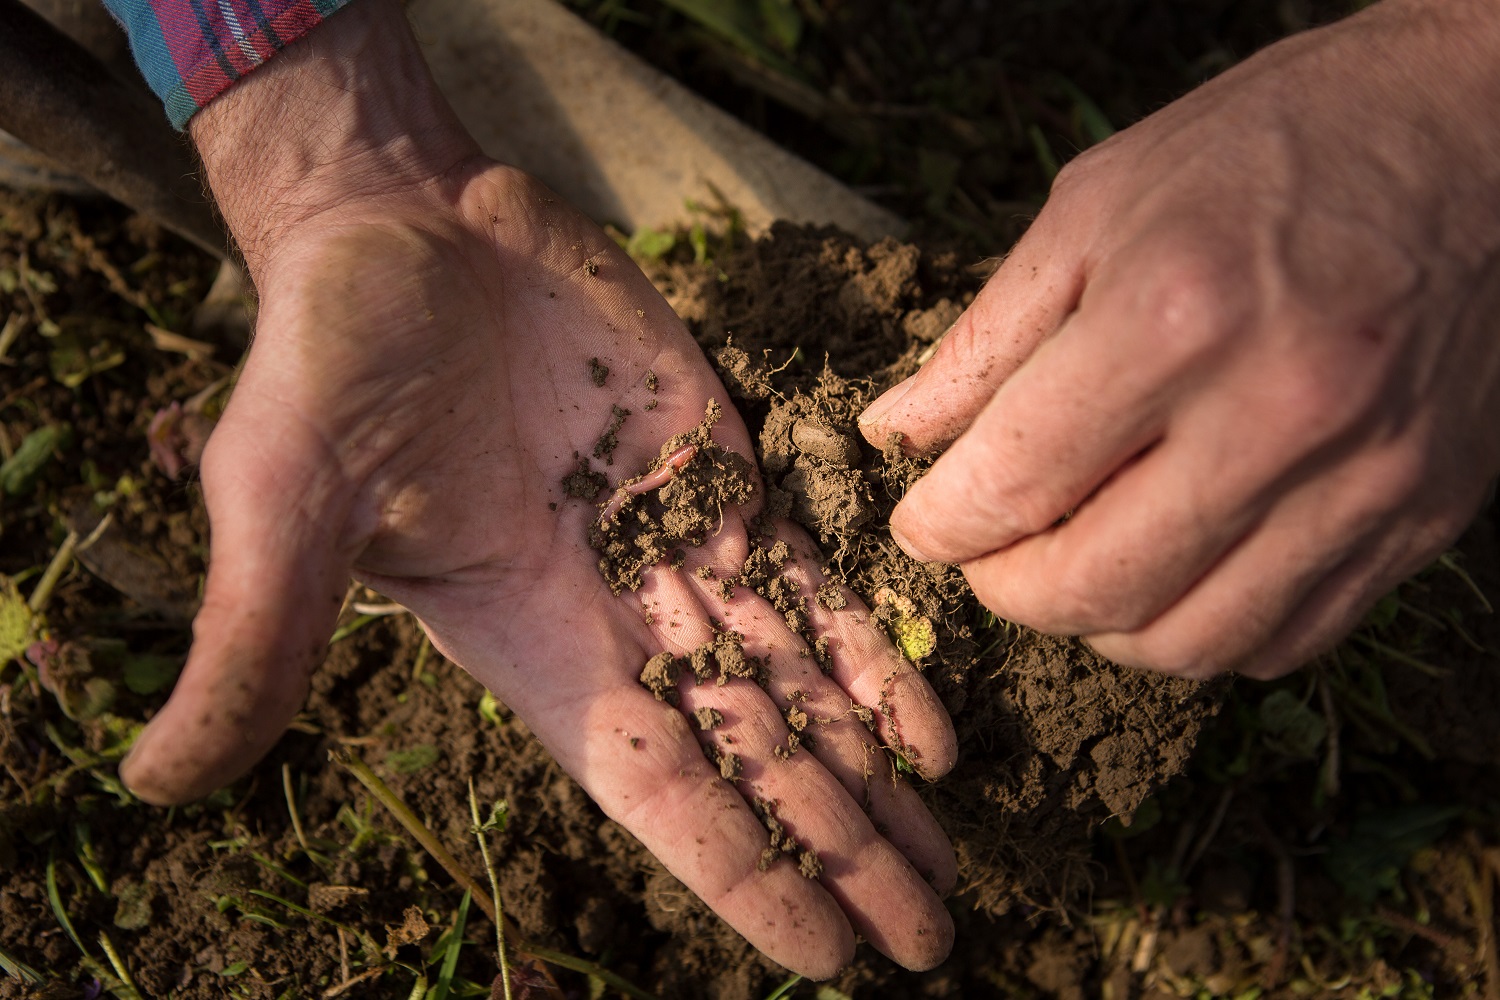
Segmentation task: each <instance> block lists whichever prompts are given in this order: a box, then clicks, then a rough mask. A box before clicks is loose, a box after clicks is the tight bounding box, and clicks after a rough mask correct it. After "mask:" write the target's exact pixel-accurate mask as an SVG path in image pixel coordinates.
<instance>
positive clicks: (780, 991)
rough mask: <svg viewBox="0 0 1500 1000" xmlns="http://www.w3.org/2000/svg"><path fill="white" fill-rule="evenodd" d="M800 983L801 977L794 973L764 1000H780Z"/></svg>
mask: <svg viewBox="0 0 1500 1000" xmlns="http://www.w3.org/2000/svg"><path fill="white" fill-rule="evenodd" d="M800 982H802V977H801V976H799V975H797V974H796V973H795V972H794V973H792V976H791V978H790V979H788V980H787V981H786V982H784V983H782V984H781V985H780V986H778V987H776V988H775V989H774V990H772V991H771V992H770V993H768V994H767V995H766V1000H781V998H782V997H784V996H786V995H787V994H788V993H790V992H792V990H793V989H795V988H796V986H797V984H798V983H800Z"/></svg>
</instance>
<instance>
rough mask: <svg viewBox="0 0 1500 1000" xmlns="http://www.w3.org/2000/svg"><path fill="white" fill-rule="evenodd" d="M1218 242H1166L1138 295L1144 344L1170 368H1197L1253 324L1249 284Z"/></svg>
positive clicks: (1153, 255) (1151, 262) (1151, 261)
mask: <svg viewBox="0 0 1500 1000" xmlns="http://www.w3.org/2000/svg"><path fill="white" fill-rule="evenodd" d="M1224 257H1225V254H1224V253H1223V251H1222V250H1221V249H1220V248H1218V247H1216V246H1214V245H1212V241H1208V240H1205V239H1202V238H1194V237H1175V238H1171V239H1168V240H1166V241H1165V242H1164V243H1162V244H1161V245H1160V246H1158V247H1157V248H1155V249H1154V251H1153V252H1152V253H1151V254H1150V255H1148V260H1147V263H1146V266H1145V268H1144V271H1143V273H1142V276H1141V280H1140V283H1139V284H1138V286H1137V289H1136V291H1135V292H1134V295H1135V296H1136V298H1137V303H1136V311H1137V314H1138V319H1139V321H1140V327H1139V332H1140V335H1141V336H1142V337H1143V338H1144V339H1145V343H1144V344H1143V345H1142V346H1143V347H1145V348H1146V349H1147V350H1148V351H1150V352H1152V355H1154V356H1155V357H1157V358H1158V359H1159V360H1160V361H1161V362H1163V363H1165V364H1166V365H1168V366H1170V367H1174V368H1176V367H1183V366H1187V365H1191V364H1193V363H1195V362H1197V361H1198V360H1200V359H1201V358H1203V357H1204V356H1206V355H1211V354H1216V353H1218V352H1219V351H1221V350H1223V349H1224V348H1225V347H1226V346H1228V345H1229V344H1230V343H1232V342H1233V341H1234V340H1235V339H1236V335H1237V334H1238V333H1239V332H1240V330H1241V329H1242V328H1243V326H1244V324H1245V321H1246V319H1247V313H1248V309H1247V306H1246V304H1245V293H1244V287H1243V281H1241V280H1236V277H1235V274H1234V270H1233V268H1232V267H1229V266H1226V262H1225V260H1224Z"/></svg>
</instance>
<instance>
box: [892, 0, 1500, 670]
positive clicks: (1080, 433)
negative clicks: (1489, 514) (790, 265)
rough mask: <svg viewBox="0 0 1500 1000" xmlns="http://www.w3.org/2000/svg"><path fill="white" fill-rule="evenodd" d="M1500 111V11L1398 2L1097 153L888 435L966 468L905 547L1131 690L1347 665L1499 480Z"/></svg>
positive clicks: (897, 413)
mask: <svg viewBox="0 0 1500 1000" xmlns="http://www.w3.org/2000/svg"><path fill="white" fill-rule="evenodd" d="M1497 101H1500V15H1497V14H1496V13H1495V9H1494V6H1493V5H1492V4H1485V3H1480V2H1469V0H1464V2H1426V0H1387V2H1385V3H1382V4H1379V5H1377V6H1376V7H1374V8H1372V9H1370V10H1368V11H1366V12H1365V13H1363V14H1362V15H1360V16H1357V17H1354V18H1351V19H1349V20H1347V21H1345V22H1342V23H1340V24H1338V25H1336V26H1333V27H1330V28H1327V29H1324V30H1320V31H1315V32H1309V33H1307V34H1304V35H1301V36H1298V37H1295V38H1292V39H1289V40H1287V41H1285V42H1282V43H1281V44H1279V45H1276V46H1274V47H1273V48H1271V49H1269V50H1267V51H1266V52H1264V53H1262V54H1261V55H1259V56H1257V57H1255V58H1253V59H1251V60H1249V61H1248V62H1246V63H1244V64H1243V65H1241V66H1239V67H1238V68H1236V69H1234V70H1232V71H1231V72H1228V73H1226V74H1224V76H1222V77H1221V78H1219V79H1217V80H1215V81H1213V82H1211V83H1209V84H1207V85H1205V86H1204V87H1202V88H1200V89H1199V90H1197V91H1196V92H1194V93H1192V94H1190V95H1188V96H1187V97H1185V98H1183V99H1182V100H1180V101H1178V102H1177V103H1175V104H1173V105H1171V106H1170V107H1168V108H1166V109H1164V110H1163V111H1161V112H1159V113H1158V114H1156V115H1153V116H1152V117H1150V118H1148V119H1146V120H1145V121H1143V122H1141V123H1140V124H1139V125H1136V126H1135V127H1133V128H1131V129H1129V130H1128V131H1125V132H1122V133H1121V134H1119V135H1118V136H1116V137H1114V138H1113V139H1111V140H1110V141H1109V142H1106V143H1104V144H1103V145H1101V146H1099V147H1097V148H1096V149H1094V150H1091V151H1089V152H1087V153H1085V154H1084V155H1083V156H1081V157H1079V158H1078V159H1077V160H1076V161H1074V162H1073V163H1072V164H1071V165H1069V167H1068V168H1067V169H1066V170H1064V171H1063V172H1062V174H1061V175H1060V176H1059V177H1058V179H1057V183H1056V185H1055V187H1054V188H1053V192H1052V197H1051V199H1050V200H1049V201H1048V203H1047V205H1046V207H1045V208H1044V210H1043V211H1042V213H1041V215H1040V216H1039V217H1038V218H1037V220H1036V222H1035V223H1034V224H1033V225H1032V227H1031V229H1030V231H1029V232H1028V233H1027V234H1026V237H1025V238H1024V239H1023V240H1022V241H1021V242H1020V244H1019V245H1018V246H1017V247H1016V248H1015V250H1014V252H1013V253H1012V254H1011V255H1010V256H1009V257H1008V258H1007V259H1006V260H1005V261H1004V263H1003V265H1002V266H1001V268H1000V270H999V271H998V273H997V274H996V275H995V276H994V278H993V279H991V281H990V282H989V283H988V285H987V286H986V287H985V288H984V289H983V291H982V292H981V293H980V295H979V297H978V298H977V299H976V300H975V302H974V303H973V305H972V307H971V308H970V309H969V310H968V311H967V313H966V314H965V315H964V316H963V317H962V318H961V319H960V320H959V322H958V324H957V325H956V326H955V328H954V329H953V330H952V331H950V332H949V334H948V335H947V337H946V338H945V340H944V341H943V343H942V346H941V348H940V349H939V350H938V352H937V353H936V355H935V356H934V357H933V359H932V360H931V361H930V362H929V363H928V364H927V365H926V366H925V367H924V368H923V369H922V371H921V372H920V373H919V374H918V375H916V376H915V377H914V378H913V379H911V380H910V381H909V382H908V383H906V384H904V385H902V386H899V387H897V388H896V389H893V390H892V391H891V392H890V393H888V394H887V395H886V396H884V397H882V398H881V399H880V400H878V401H877V402H876V403H875V404H874V405H873V406H872V407H871V408H870V410H869V411H868V412H867V413H866V415H865V417H864V419H863V424H864V432H865V434H866V436H867V437H868V438H869V439H870V440H871V441H872V442H873V443H877V444H882V445H883V444H884V443H885V442H886V441H887V440H888V439H889V437H890V435H891V434H893V433H899V434H901V435H902V436H903V437H904V440H905V443H906V445H907V446H908V447H909V448H911V449H912V450H914V451H920V452H932V451H935V450H938V449H940V448H942V447H943V446H945V445H948V444H949V443H950V442H952V447H951V448H949V449H948V451H947V453H946V454H945V455H944V456H943V457H942V458H941V459H940V460H939V461H938V462H937V463H936V464H935V465H934V467H933V468H932V470H931V471H930V473H929V474H928V475H927V476H926V477H925V478H924V479H922V480H921V481H919V482H918V483H917V484H916V485H915V486H914V487H913V489H912V490H911V492H910V494H909V495H908V496H907V497H906V499H905V501H904V502H903V503H902V504H901V505H900V506H899V507H897V509H896V512H895V515H894V517H893V528H894V531H895V533H896V535H897V537H898V540H900V541H901V543H902V545H903V547H904V548H906V550H907V551H908V552H910V553H911V554H912V555H913V556H916V557H917V558H920V559H931V560H940V561H943V562H953V563H961V564H962V566H963V569H964V572H965V574H966V575H967V576H968V579H969V581H970V583H971V584H972V585H973V588H974V591H975V593H976V594H977V595H978V596H979V597H980V599H981V600H983V601H984V603H985V604H987V605H988V606H989V607H990V608H991V609H992V610H993V611H995V613H996V614H998V615H1001V616H1002V617H1004V618H1008V619H1011V620H1014V621H1018V622H1021V623H1024V624H1026V625H1030V626H1033V627H1035V628H1038V629H1041V630H1044V631H1048V632H1055V633H1066V634H1079V635H1083V636H1085V637H1086V638H1087V640H1088V641H1089V642H1090V643H1091V644H1092V645H1093V646H1094V647H1095V648H1096V649H1098V650H1099V652H1101V653H1102V654H1104V655H1106V656H1108V657H1110V658H1112V659H1114V660H1117V661H1120V662H1123V663H1127V664H1134V665H1137V666H1147V667H1155V668H1158V669H1162V670H1166V671H1169V672H1172V673H1176V674H1184V675H1189V676H1199V677H1201V676H1206V675H1210V674H1213V673H1216V672H1219V671H1222V670H1225V669H1237V670H1239V671H1241V672H1243V673H1246V674H1249V675H1252V676H1256V677H1273V676H1277V675H1280V674H1283V673H1286V672H1287V671H1289V670H1291V669H1293V668H1295V667H1296V666H1298V665H1299V664H1301V663H1302V662H1305V661H1306V660H1307V659H1308V658H1309V657H1311V656H1312V655H1314V654H1316V653H1318V652H1320V651H1321V650H1323V649H1325V648H1326V647H1328V646H1329V645H1331V644H1332V643H1333V642H1334V641H1336V640H1337V639H1338V638H1340V637H1341V636H1342V635H1343V634H1344V633H1345V632H1347V631H1348V630H1349V629H1350V628H1352V627H1353V626H1354V625H1355V624H1356V623H1357V621H1358V620H1359V618H1360V616H1361V615H1362V613H1363V612H1364V611H1365V609H1366V608H1368V607H1369V606H1370V605H1371V604H1372V603H1373V602H1374V601H1375V600H1376V599H1378V598H1379V597H1380V596H1381V595H1382V594H1383V593H1385V592H1386V591H1387V590H1388V589H1389V588H1390V587H1392V586H1393V585H1394V584H1395V583H1397V582H1398V581H1399V580H1400V579H1401V578H1402V577H1403V576H1405V575H1407V574H1409V573H1411V572H1413V571H1414V570H1416V569H1418V568H1420V567H1421V566H1423V565H1424V564H1425V563H1426V562H1428V561H1429V560H1430V559H1432V558H1433V556H1435V555H1436V554H1437V553H1438V552H1439V551H1441V549H1442V548H1443V547H1444V546H1445V545H1447V544H1449V543H1450V542H1451V541H1452V540H1453V539H1454V538H1455V537H1456V536H1457V534H1458V532H1459V531H1460V530H1461V529H1462V528H1463V527H1464V525H1465V524H1466V523H1467V521H1468V520H1469V519H1470V518H1471V517H1472V516H1473V514H1474V512H1475V510H1476V508H1477V506H1478V504H1479V503H1480V499H1481V497H1482V495H1483V492H1484V489H1485V486H1486V484H1487V482H1488V481H1489V480H1490V479H1491V478H1492V477H1493V476H1494V475H1495V474H1496V472H1497V470H1500V436H1497V434H1496V431H1495V428H1496V427H1497V426H1500V333H1497V330H1496V326H1495V320H1494V317H1495V316H1496V315H1497V314H1500V256H1497V252H1500V198H1497V196H1496V191H1497V190H1500V187H1497V180H1500V177H1497V171H1496V167H1495V164H1496V163H1500V126H1497V125H1496V123H1495V120H1494V114H1493V109H1494V108H1495V107H1496V106H1500V105H1497ZM955 439H956V440H955ZM1064 518H1066V520H1064Z"/></svg>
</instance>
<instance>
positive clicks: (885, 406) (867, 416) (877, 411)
mask: <svg viewBox="0 0 1500 1000" xmlns="http://www.w3.org/2000/svg"><path fill="white" fill-rule="evenodd" d="M915 380H916V376H915V375H913V376H912V377H911V378H909V379H907V380H906V381H905V382H901V383H898V384H897V385H893V386H891V388H889V389H887V390H886V391H885V392H883V393H882V394H881V395H880V398H879V399H877V400H875V402H873V403H871V404H870V405H869V406H868V407H866V408H865V412H863V413H861V414H860V415H859V422H860V425H861V426H864V427H873V426H874V425H875V424H877V423H879V422H880V419H881V418H882V417H884V416H885V415H886V414H887V413H889V412H890V411H891V410H892V409H894V408H895V406H896V404H897V403H899V402H901V397H902V396H905V395H906V393H907V391H908V390H910V389H911V384H912V382H913V381H915Z"/></svg>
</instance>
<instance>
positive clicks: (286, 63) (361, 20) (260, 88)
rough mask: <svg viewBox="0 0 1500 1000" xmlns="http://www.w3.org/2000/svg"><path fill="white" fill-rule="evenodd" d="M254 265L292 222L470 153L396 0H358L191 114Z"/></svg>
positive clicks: (440, 171) (382, 191) (421, 180)
mask: <svg viewBox="0 0 1500 1000" xmlns="http://www.w3.org/2000/svg"><path fill="white" fill-rule="evenodd" d="M190 131H191V134H192V138H193V142H194V143H195V144H196V145H197V147H198V151H199V154H200V155H201V156H202V158H203V163H204V169H205V172H206V174H207V177H208V183H209V187H210V188H211V189H212V190H213V193H214V197H215V200H216V201H217V202H218V205H219V209H220V211H221V212H222V213H223V215H224V219H225V222H226V223H228V225H229V229H230V231H231V232H232V233H233V234H234V237H235V240H236V242H237V243H238V244H239V246H240V250H241V252H242V253H243V254H244V255H245V260H246V263H247V264H248V265H249V267H250V270H251V273H252V275H254V274H255V273H256V272H257V271H259V270H260V269H261V268H262V267H263V265H264V263H265V262H266V260H267V259H269V258H270V257H271V256H273V255H274V254H275V251H276V247H277V245H278V244H279V242H280V240H281V239H282V238H283V237H284V236H285V235H286V234H288V233H291V232H294V231H295V230H296V227H298V226H300V225H303V224H305V223H307V222H309V221H311V220H312V219H314V218H316V217H317V216H320V215H323V214H324V213H327V212H330V211H332V210H335V209H337V208H339V207H340V206H345V205H347V204H349V203H350V202H351V201H356V200H362V199H372V198H375V199H378V198H381V197H383V196H387V195H391V194H396V193H400V192H409V191H412V190H415V189H419V188H422V187H424V186H427V185H431V184H432V183H433V182H434V181H435V180H438V179H440V178H442V177H443V176H444V175H446V174H448V173H449V172H450V171H451V170H452V169H453V168H454V167H455V166H456V165H457V164H459V163H461V162H463V161H464V160H466V159H467V158H469V157H471V156H473V155H475V154H476V153H478V148H477V147H476V146H475V144H474V141H473V139H472V138H470V136H469V134H468V133H467V131H465V129H464V128H463V126H462V124H460V123H459V121H458V119H457V117H456V116H455V115H454V113H453V110H452V109H451V108H450V107H449V106H448V102H447V100H446V99H445V98H444V97H443V96H442V94H441V93H440V92H439V91H438V89H437V85H436V84H435V83H434V82H433V79H432V76H431V74H430V72H429V71H428V69H427V63H426V61H425V60H424V59H423V57H422V53H421V50H420V48H418V46H417V43H416V40H415V39H414V38H413V37H412V33H411V29H410V27H409V26H408V25H407V22H406V17H405V14H404V12H403V11H402V9H401V7H400V5H399V3H397V2H395V0H357V2H356V3H354V4H352V5H351V6H349V7H348V8H346V9H344V10H341V11H339V12H337V13H335V14H334V15H333V16H332V17H330V18H329V20H328V21H327V22H326V23H324V24H322V25H320V26H319V27H318V28H317V29H315V30H314V31H312V32H311V33H309V34H308V35H307V36H305V37H304V38H301V39H299V40H298V41H296V42H294V43H292V44H291V45H289V46H287V47H286V48H285V49H284V50H283V51H282V52H281V53H280V54H278V55H277V56H276V58H275V59H272V60H271V61H270V62H269V63H267V64H266V65H265V66H264V67H263V68H261V69H259V70H257V71H255V72H254V73H252V74H250V75H249V76H248V77H246V78H245V79H244V80H243V81H242V82H240V83H239V84H237V85H236V86H234V87H233V88H231V89H230V90H228V91H226V92H225V93H224V94H223V95H221V96H220V97H219V98H217V99H216V100H214V101H213V102H212V103H210V104H209V105H208V106H207V107H206V108H204V109H203V110H202V111H201V112H199V113H198V114H197V115H196V116H194V118H193V120H192V123H191V126H190Z"/></svg>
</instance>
